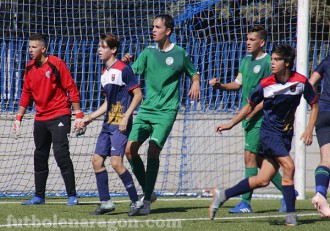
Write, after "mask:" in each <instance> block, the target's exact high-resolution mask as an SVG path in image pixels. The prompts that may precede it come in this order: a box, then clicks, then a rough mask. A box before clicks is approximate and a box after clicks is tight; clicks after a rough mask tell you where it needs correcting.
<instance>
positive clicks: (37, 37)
mask: <svg viewBox="0 0 330 231" xmlns="http://www.w3.org/2000/svg"><path fill="white" fill-rule="evenodd" d="M29 40H30V41H39V42H41V43H43V44H44V46H45V47H47V36H46V35H44V34H41V33H34V34H32V35H30V37H29Z"/></svg>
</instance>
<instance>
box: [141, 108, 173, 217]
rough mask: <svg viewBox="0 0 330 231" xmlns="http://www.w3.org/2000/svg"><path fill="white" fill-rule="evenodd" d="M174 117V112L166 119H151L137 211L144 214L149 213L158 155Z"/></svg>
mask: <svg viewBox="0 0 330 231" xmlns="http://www.w3.org/2000/svg"><path fill="white" fill-rule="evenodd" d="M175 118H176V113H174V114H172V115H170V114H169V115H168V118H167V119H162V118H157V117H156V118H154V120H153V121H152V128H153V129H152V134H151V136H150V141H149V147H148V158H147V169H146V182H145V192H144V200H143V203H144V205H143V208H141V209H140V211H139V213H140V214H143V215H145V214H149V213H150V204H151V196H152V194H153V192H154V188H155V184H156V180H157V176H158V170H159V162H160V161H159V155H160V152H161V150H162V148H163V146H164V144H165V142H166V139H167V137H168V136H169V134H170V132H171V130H172V127H173V124H174V121H175Z"/></svg>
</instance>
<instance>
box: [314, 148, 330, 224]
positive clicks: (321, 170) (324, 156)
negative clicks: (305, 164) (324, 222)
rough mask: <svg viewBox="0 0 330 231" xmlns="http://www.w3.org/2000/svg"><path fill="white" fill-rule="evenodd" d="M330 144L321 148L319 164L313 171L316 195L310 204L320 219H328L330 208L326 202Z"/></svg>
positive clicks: (329, 172) (329, 169) (329, 171)
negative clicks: (317, 212) (315, 209)
mask: <svg viewBox="0 0 330 231" xmlns="http://www.w3.org/2000/svg"><path fill="white" fill-rule="evenodd" d="M329 167H330V143H329V144H325V145H323V146H322V147H321V162H320V163H319V165H318V166H317V168H316V170H315V190H316V194H315V196H314V197H313V199H312V203H313V204H314V206H315V208H317V210H318V211H319V213H320V214H321V216H322V217H330V208H329V205H328V202H327V200H326V199H327V190H328V187H329V178H330V177H329V176H330V168H329Z"/></svg>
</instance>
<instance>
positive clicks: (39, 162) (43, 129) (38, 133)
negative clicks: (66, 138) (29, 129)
mask: <svg viewBox="0 0 330 231" xmlns="http://www.w3.org/2000/svg"><path fill="white" fill-rule="evenodd" d="M33 136H34V143H35V147H36V148H35V151H34V181H35V197H34V198H32V199H31V200H29V201H24V202H22V205H33V204H45V190H46V182H47V178H48V172H49V168H48V159H49V151H50V147H51V141H52V137H51V133H50V132H49V131H48V129H47V121H35V122H34V129H33Z"/></svg>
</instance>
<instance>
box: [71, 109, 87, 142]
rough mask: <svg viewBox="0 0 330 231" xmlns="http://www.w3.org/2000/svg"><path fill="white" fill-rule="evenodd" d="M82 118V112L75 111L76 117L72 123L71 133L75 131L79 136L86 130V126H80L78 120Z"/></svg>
mask: <svg viewBox="0 0 330 231" xmlns="http://www.w3.org/2000/svg"><path fill="white" fill-rule="evenodd" d="M83 118H84V113H83V112H82V111H81V112H78V113H76V119H75V121H74V125H73V131H72V132H73V133H76V136H77V137H78V136H81V135H84V134H85V132H86V127H81V126H80V122H81V121H82V119H83Z"/></svg>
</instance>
